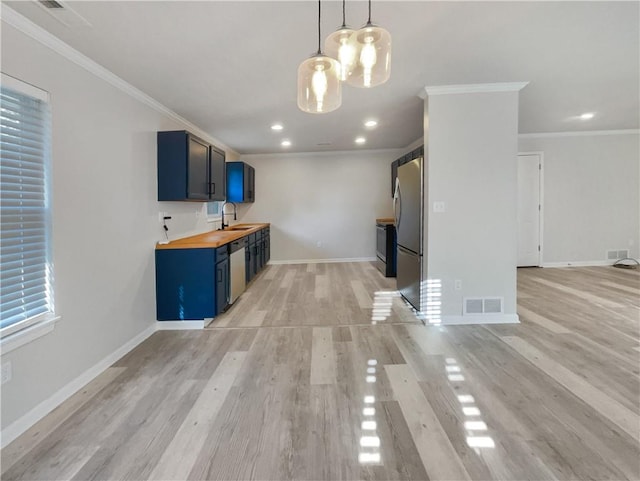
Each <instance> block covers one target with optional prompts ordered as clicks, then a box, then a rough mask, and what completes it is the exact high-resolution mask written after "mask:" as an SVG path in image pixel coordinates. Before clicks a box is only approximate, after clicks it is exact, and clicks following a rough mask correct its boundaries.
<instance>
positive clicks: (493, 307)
mask: <svg viewBox="0 0 640 481" xmlns="http://www.w3.org/2000/svg"><path fill="white" fill-rule="evenodd" d="M503 304H504V298H502V297H476V298H471V297H465V298H464V302H463V304H462V305H463V311H462V315H464V316H477V315H485V314H487V315H491V314H502V313H503Z"/></svg>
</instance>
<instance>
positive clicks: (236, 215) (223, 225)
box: [220, 202, 238, 230]
mask: <svg viewBox="0 0 640 481" xmlns="http://www.w3.org/2000/svg"><path fill="white" fill-rule="evenodd" d="M227 204H231V205H232V206H233V220H238V207H237V206H236V204H235V203H233V202H225V203H224V204H222V227H220V230H224V228H225V227H229V224H225V223H224V216H225V215H231V214H225V213H224V208H225V206H226V205H227Z"/></svg>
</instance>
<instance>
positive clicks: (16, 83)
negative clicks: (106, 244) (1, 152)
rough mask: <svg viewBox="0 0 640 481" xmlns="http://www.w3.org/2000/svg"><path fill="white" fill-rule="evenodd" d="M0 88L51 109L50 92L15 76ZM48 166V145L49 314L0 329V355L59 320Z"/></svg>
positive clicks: (46, 167) (47, 169) (48, 159)
mask: <svg viewBox="0 0 640 481" xmlns="http://www.w3.org/2000/svg"><path fill="white" fill-rule="evenodd" d="M0 85H2V86H3V87H5V88H8V89H11V90H14V91H16V92H18V93H20V94H22V95H25V96H28V97H31V98H35V99H38V100H41V101H43V102H45V103H46V104H48V107H49V109H51V96H50V94H49V92H47V91H45V90H43V89H40V88H38V87H36V86H34V85H31V84H28V83H26V82H24V81H22V80H19V79H17V78H15V77H12V76H10V75H7V74H5V73H2V74H1V77H0ZM52 124H53V122H52V120H51V117H49V125H48V126H47V128H48V134H49V135H51V132H52ZM51 166H52V152H51V144H50V143H49V145H48V146H47V152H46V154H45V158H44V160H43V171H44V189H45V214H44V216H45V228H44V232H45V239H46V247H45V250H46V252H47V254H46V256H47V260H46V262H47V264H48V265H49V269H50V271H51V272H50V274H49V280H48V283H49V290H50V297H51V301H50V304H49V306H48V309H49V310H48V311H47V312H44V313H41V314H37V315H35V316H32V317H30V318H28V319H24V320H21V321H18V322H15V323H13V324H10V325H8V326H6V327H4V328H1V329H0V349H1V350H2V354H3V355H4V354H6V353H8V352H10V351H12V350H14V349H16V348H18V347H20V346H23V345H24V344H27V343H29V342H31V341H33V340H35V339H37V338H39V337H41V336H43V335H45V334H48V333H49V332H52V331H53V329H54V327H55V323H56V322H57V321H58V320H59V319H60V316H59V315H58V314H56V310H55V302H54V298H55V294H54V281H53V279H54V275H53V249H52V242H53V239H52V229H51V217H52V205H51Z"/></svg>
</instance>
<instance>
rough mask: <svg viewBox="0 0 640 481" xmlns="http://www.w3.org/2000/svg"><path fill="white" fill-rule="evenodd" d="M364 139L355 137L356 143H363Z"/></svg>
mask: <svg viewBox="0 0 640 481" xmlns="http://www.w3.org/2000/svg"><path fill="white" fill-rule="evenodd" d="M366 141H367V139H365V138H364V137H356V144H364V143H365V142H366Z"/></svg>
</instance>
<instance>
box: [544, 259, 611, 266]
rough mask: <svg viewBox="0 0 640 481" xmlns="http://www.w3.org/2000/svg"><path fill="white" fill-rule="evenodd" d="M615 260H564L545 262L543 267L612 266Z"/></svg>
mask: <svg viewBox="0 0 640 481" xmlns="http://www.w3.org/2000/svg"><path fill="white" fill-rule="evenodd" d="M614 262H615V261H607V260H604V261H564V262H543V263H542V267H594V266H612V265H613V263H614Z"/></svg>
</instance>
